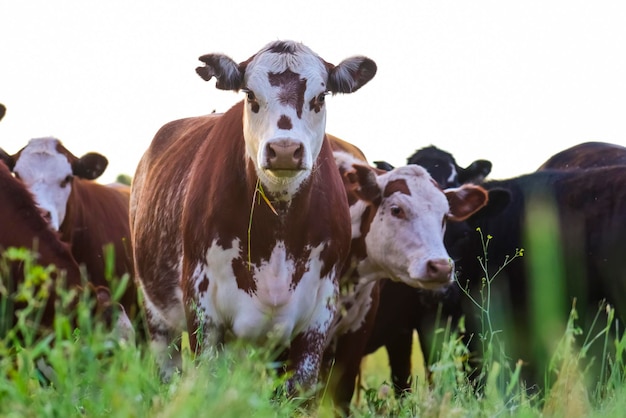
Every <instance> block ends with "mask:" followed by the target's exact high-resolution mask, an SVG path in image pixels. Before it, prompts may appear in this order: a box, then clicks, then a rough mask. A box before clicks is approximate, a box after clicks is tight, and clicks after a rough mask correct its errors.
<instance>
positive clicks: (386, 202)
mask: <svg viewBox="0 0 626 418" xmlns="http://www.w3.org/2000/svg"><path fill="white" fill-rule="evenodd" d="M333 146H335V144H334V143H333ZM335 148H336V149H340V148H341V149H343V148H344V147H338V146H335ZM334 155H335V161H336V162H337V165H338V167H339V171H340V173H341V175H342V178H343V181H344V186H345V189H346V193H347V196H348V202H349V204H350V215H351V219H352V246H351V251H350V257H349V261H348V263H346V266H345V267H344V270H343V272H342V281H341V297H340V306H341V308H340V315H339V316H338V319H337V321H336V324H335V327H334V333H333V341H332V344H334V346H331V347H330V348H329V351H330V352H331V353H333V352H334V355H331V356H330V357H331V358H334V359H335V364H334V366H333V372H332V374H333V375H332V376H331V379H330V380H329V381H330V383H331V385H332V386H333V388H332V389H333V390H331V392H332V393H334V399H335V402H336V403H337V404H338V405H339V406H340V407H341V408H342V409H343V410H344V411H347V407H348V405H349V402H350V399H351V397H352V393H353V392H354V384H355V377H356V376H357V374H358V371H359V366H360V362H361V357H362V356H363V355H364V354H366V343H367V341H368V338H369V337H370V335H371V332H372V330H373V327H374V323H375V318H376V314H377V306H378V295H379V291H380V288H379V283H380V282H379V279H384V278H390V279H391V280H393V281H395V282H399V283H403V284H404V285H409V286H411V288H418V289H428V290H434V289H441V288H445V287H447V286H448V285H449V284H451V283H452V279H453V276H452V272H453V270H454V262H453V261H452V260H451V259H450V256H449V255H448V253H447V252H446V249H445V248H444V245H443V237H444V231H445V227H446V223H447V221H461V220H464V219H466V218H467V217H468V216H470V215H471V214H473V213H474V212H476V211H477V210H478V209H480V208H481V207H483V206H484V205H485V203H486V200H487V194H486V192H485V191H484V190H483V189H481V188H480V187H478V186H474V185H465V186H463V187H460V188H456V189H448V190H445V191H442V190H441V189H440V188H439V187H438V186H437V185H436V183H435V182H434V181H433V180H432V178H431V177H430V175H429V174H428V173H427V171H426V170H424V169H423V168H422V167H419V166H416V165H410V166H405V167H400V168H397V169H394V170H392V171H390V172H382V171H380V170H377V169H374V168H372V167H369V166H368V165H367V163H365V162H364V161H362V160H361V159H360V158H359V159H355V158H353V156H352V155H349V154H347V153H345V152H343V151H335V153H334ZM416 308H418V307H416ZM394 326H395V324H391V327H390V328H393V327H394Z"/></svg>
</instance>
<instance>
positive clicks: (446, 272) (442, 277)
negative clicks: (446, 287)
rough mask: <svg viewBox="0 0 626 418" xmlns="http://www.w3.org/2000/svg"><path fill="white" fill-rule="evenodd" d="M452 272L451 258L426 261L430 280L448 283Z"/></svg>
mask: <svg viewBox="0 0 626 418" xmlns="http://www.w3.org/2000/svg"><path fill="white" fill-rule="evenodd" d="M451 274H452V263H451V262H450V260H446V259H443V258H441V259H437V260H428V263H426V275H427V276H428V278H429V279H430V280H433V281H437V282H442V283H447V282H449V281H450V275H451Z"/></svg>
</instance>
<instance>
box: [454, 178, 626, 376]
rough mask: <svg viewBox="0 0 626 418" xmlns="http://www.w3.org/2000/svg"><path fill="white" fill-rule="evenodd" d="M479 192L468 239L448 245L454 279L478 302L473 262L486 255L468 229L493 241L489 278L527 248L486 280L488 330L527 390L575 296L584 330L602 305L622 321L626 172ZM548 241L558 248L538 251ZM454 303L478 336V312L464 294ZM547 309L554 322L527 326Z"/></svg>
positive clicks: (514, 183)
mask: <svg viewBox="0 0 626 418" xmlns="http://www.w3.org/2000/svg"><path fill="white" fill-rule="evenodd" d="M482 186H483V187H484V188H485V189H487V190H488V191H489V203H488V205H487V206H486V207H485V208H483V209H482V210H481V211H479V212H478V213H476V214H475V215H473V216H472V217H470V218H469V219H468V221H467V225H468V227H469V228H468V230H469V231H471V233H470V234H468V236H467V237H466V238H463V239H460V240H457V242H456V243H455V244H456V245H455V249H456V254H457V256H458V257H459V258H458V259H457V260H456V261H457V269H458V271H457V280H458V282H459V283H460V284H461V285H462V286H465V285H467V286H468V288H469V289H470V291H471V292H472V294H473V295H474V297H475V298H478V297H479V296H478V292H479V290H480V288H481V285H482V283H481V278H482V277H484V276H485V273H484V272H483V270H482V268H481V266H480V263H479V262H478V260H477V257H478V256H483V258H484V255H483V242H481V239H480V235H479V234H478V233H477V232H475V230H476V228H480V231H481V232H482V234H483V240H484V239H485V237H486V236H487V235H489V236H491V237H492V238H491V239H490V240H489V245H488V248H487V258H488V270H489V272H490V274H492V275H493V274H494V272H495V271H496V270H497V269H498V268H499V267H500V266H501V265H503V263H504V262H505V260H506V259H507V257H509V259H510V257H512V256H513V255H514V254H516V251H518V250H519V249H522V248H523V249H524V250H525V252H524V256H523V257H521V258H519V259H516V260H513V261H512V262H511V263H510V264H508V266H507V267H506V268H505V269H503V270H502V271H501V273H500V275H499V276H498V277H496V279H494V281H493V283H492V288H491V301H492V309H493V312H491V318H492V319H494V320H495V321H496V322H497V323H496V324H494V329H500V330H502V331H503V332H502V334H501V335H502V337H503V338H504V341H506V346H505V351H506V352H507V354H509V355H511V360H512V361H513V362H514V361H516V360H518V359H521V360H523V361H524V367H523V368H522V373H523V374H522V377H523V379H524V380H525V381H526V383H527V385H528V386H530V385H534V384H538V385H541V383H542V382H544V376H545V375H544V372H545V366H546V364H547V363H546V361H547V360H546V355H547V353H548V352H549V351H550V350H551V348H553V346H550V344H551V343H554V342H555V341H548V340H547V339H549V338H553V339H554V338H559V337H560V336H561V335H562V330H563V328H562V327H561V326H562V324H564V323H565V321H566V320H567V317H568V313H569V310H570V308H571V305H572V301H573V299H574V298H576V300H577V302H576V308H577V311H578V314H579V318H580V320H579V325H581V326H582V327H583V330H585V331H586V332H590V331H589V330H588V326H589V325H590V323H591V322H592V319H593V318H594V316H595V315H596V314H597V312H598V307H599V306H600V304H601V302H602V301H603V300H606V301H607V302H608V303H609V304H610V305H612V306H614V307H615V308H616V317H617V318H619V319H620V322H621V323H623V321H624V320H626V310H625V309H626V257H624V254H626V240H624V239H623V237H624V236H626V167H623V166H612V167H602V168H593V169H587V170H571V171H569V170H546V171H540V172H535V173H531V174H527V175H524V176H520V177H516V178H512V179H508V180H501V181H489V182H485V183H483V184H482ZM503 208H504V209H503ZM533 214H534V216H532V215H533ZM542 232H543V235H539V238H538V239H537V237H538V235H536V234H537V233H539V234H541V233H542ZM531 237H535V238H536V239H531ZM546 239H552V240H554V241H555V243H556V244H557V246H556V247H555V248H553V249H551V247H549V246H546V245H545V240H546ZM551 251H552V253H553V254H554V255H553V256H550V257H551V258H550V260H549V262H548V263H546V264H545V265H543V266H541V267H540V268H534V269H533V268H532V267H533V265H532V264H531V262H532V261H533V260H535V261H536V260H539V259H540V258H542V257H543V256H545V255H546V254H551ZM533 288H534V289H536V291H534V292H533V291H532V289H533ZM549 289H553V290H552V291H550V290H549ZM550 292H552V293H550ZM555 293H556V294H555ZM462 300H463V301H464V303H463V304H464V305H465V306H464V308H463V311H464V314H465V315H466V326H467V331H468V334H473V335H474V340H476V336H477V335H478V332H479V331H480V327H479V325H478V323H477V321H476V318H477V312H476V309H475V308H474V307H473V306H471V303H470V302H469V299H468V298H463V299H462ZM542 300H543V302H542ZM495 306H499V307H500V309H495V308H494V307H495ZM541 309H544V310H543V311H542V310H541ZM545 309H547V310H552V311H556V312H557V317H550V316H544V317H541V318H536V317H535V322H533V315H537V314H538V312H539V313H540V312H545ZM601 318H602V315H601ZM555 321H556V322H555ZM533 324H534V325H533ZM537 325H539V326H538V327H537ZM546 327H547V329H546ZM597 331H598V328H596V329H595V331H594V333H595V332H597ZM595 364H596V365H597V364H600V359H596V361H595ZM597 372H598V370H597V369H596V370H594V371H593V373H597ZM594 377H595V376H594Z"/></svg>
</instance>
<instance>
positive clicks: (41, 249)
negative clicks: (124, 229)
mask: <svg viewBox="0 0 626 418" xmlns="http://www.w3.org/2000/svg"><path fill="white" fill-rule="evenodd" d="M4 110H5V108H4V106H3V105H1V104H0V119H2V117H3V116H4ZM0 202H2V203H1V204H0V253H3V252H4V251H5V250H6V249H8V248H27V249H29V250H31V251H33V252H34V255H35V260H36V262H37V264H40V265H42V266H44V267H47V266H50V265H54V266H55V269H54V270H53V271H52V272H51V277H52V279H53V280H52V282H51V283H47V284H46V286H48V299H47V300H46V302H45V305H44V307H43V312H42V315H41V318H40V322H39V323H38V325H39V327H40V329H39V331H40V332H41V333H44V332H46V331H48V332H49V331H50V330H51V328H52V325H53V323H54V317H55V314H56V310H57V304H58V302H59V301H58V298H57V294H56V290H57V285H56V283H55V282H56V280H63V281H64V282H63V285H64V286H65V288H66V289H68V290H77V291H80V290H81V288H82V286H83V283H82V280H81V272H80V269H79V266H78V263H77V262H76V260H75V259H74V257H73V256H72V254H71V252H70V249H69V246H68V245H67V244H66V243H64V242H62V241H61V240H60V239H59V236H58V234H57V232H56V231H53V230H52V229H51V228H50V225H49V224H48V222H47V221H46V220H45V219H44V218H43V216H42V211H41V209H40V208H39V207H38V206H37V204H36V202H35V199H34V197H33V195H32V194H31V193H30V191H29V190H28V189H27V188H26V187H25V185H24V183H22V182H21V181H19V180H18V179H16V178H15V177H14V176H13V175H12V174H11V171H10V170H9V168H8V167H7V165H5V164H2V163H0ZM7 261H8V260H7ZM0 269H1V270H2V271H0V278H1V279H2V286H3V288H4V289H5V291H6V292H7V293H6V295H4V296H6V297H7V299H6V301H5V302H7V303H5V304H3V305H4V307H5V308H6V307H11V308H10V312H8V311H5V312H2V315H3V316H2V317H1V318H0V333H2V335H0V338H4V332H5V331H7V330H9V329H11V328H12V327H13V326H14V325H15V324H16V320H17V314H18V312H19V311H20V310H21V309H23V308H24V307H25V302H23V301H20V300H15V299H14V293H15V292H16V291H17V290H18V289H19V287H20V286H21V285H22V284H23V282H24V280H25V276H24V274H25V272H24V263H22V262H17V261H15V262H13V261H8V262H7V263H6V264H4V263H3V266H2V267H0ZM92 290H93V293H94V294H95V296H96V304H95V307H94V308H95V312H94V313H95V314H97V315H98V317H99V318H98V319H101V320H103V321H104V322H105V323H106V324H107V325H109V326H113V328H114V331H115V332H116V333H117V337H119V338H124V339H127V340H132V339H133V338H134V331H133V329H132V326H131V325H130V320H129V319H128V316H127V315H126V313H125V311H124V309H123V307H121V306H120V305H118V304H113V303H112V302H111V295H110V292H109V289H108V288H106V287H104V286H97V287H93V289H92ZM4 296H3V297H4ZM113 320H116V322H115V323H114V322H113Z"/></svg>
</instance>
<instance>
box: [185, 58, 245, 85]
mask: <svg viewBox="0 0 626 418" xmlns="http://www.w3.org/2000/svg"><path fill="white" fill-rule="evenodd" d="M198 59H199V60H200V61H202V62H203V63H204V67H197V68H196V73H197V74H198V75H199V76H200V77H202V79H203V80H204V81H209V80H210V79H211V78H213V77H215V78H216V80H217V81H216V83H215V87H217V88H218V89H220V90H235V91H238V90H239V89H241V88H242V87H243V86H242V84H243V73H244V71H245V67H246V65H245V64H244V63H242V64H237V63H236V62H235V61H233V60H232V59H231V58H230V57H227V56H226V55H223V54H206V55H202V56H201V57H200V58H198Z"/></svg>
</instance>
